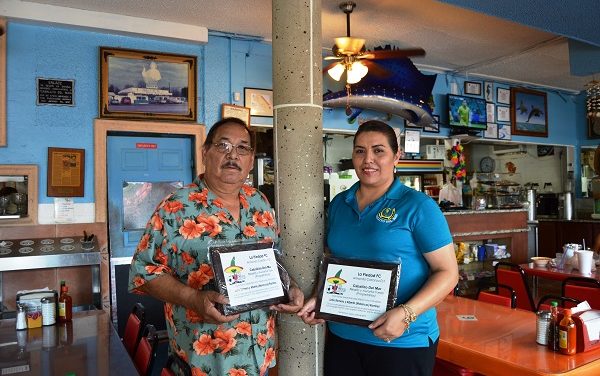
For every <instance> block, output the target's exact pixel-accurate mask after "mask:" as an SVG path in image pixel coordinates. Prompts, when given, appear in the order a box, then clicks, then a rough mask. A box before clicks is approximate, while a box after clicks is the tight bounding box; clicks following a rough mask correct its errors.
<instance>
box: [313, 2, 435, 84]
mask: <svg viewBox="0 0 600 376" xmlns="http://www.w3.org/2000/svg"><path fill="white" fill-rule="evenodd" d="M355 7H356V3H354V2H352V1H346V2H343V3H341V4H340V6H339V8H340V9H341V10H342V11H343V12H344V13H346V36H345V37H339V38H335V44H334V45H333V48H332V52H333V56H326V57H325V60H339V61H337V62H333V63H331V64H329V65H328V66H326V67H325V68H324V69H323V72H327V73H328V74H329V76H331V78H333V79H334V80H336V81H339V80H340V79H341V78H342V75H343V74H344V72H346V83H347V84H348V85H349V84H355V83H357V82H358V81H360V80H361V79H362V78H363V77H365V76H366V75H367V73H368V72H369V71H371V73H373V74H375V75H378V76H381V77H385V76H389V75H390V73H389V72H387V71H386V70H385V69H383V68H382V67H380V66H378V65H377V63H375V62H374V61H372V60H377V59H396V58H406V57H409V56H424V55H425V50H423V49H422V48H410V49H393V50H392V49H384V50H375V51H367V50H366V48H365V40H364V39H361V38H354V37H351V36H350V14H351V13H352V11H353V10H354V8H355Z"/></svg>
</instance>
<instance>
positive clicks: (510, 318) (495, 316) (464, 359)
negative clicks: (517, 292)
mask: <svg viewBox="0 0 600 376" xmlns="http://www.w3.org/2000/svg"><path fill="white" fill-rule="evenodd" d="M436 308H437V315H438V323H439V326H440V339H439V344H438V351H437V356H438V357H439V358H441V359H443V360H446V361H449V362H452V363H454V364H457V365H459V366H461V367H464V368H467V369H469V370H472V371H475V372H479V373H482V374H484V375H488V376H495V375H497V376H505V375H515V376H516V375H518V376H532V375H535V376H549V375H562V376H580V375H581V376H582V375H586V376H589V375H600V348H598V349H593V350H590V351H587V352H582V353H577V354H574V355H563V354H560V353H557V352H553V351H551V350H549V349H548V348H547V347H546V346H544V345H539V344H537V342H536V314H535V313H534V312H531V311H525V310H521V309H515V308H508V307H504V306H500V305H496V304H491V303H486V302H481V301H478V300H474V299H468V298H464V297H459V296H452V295H449V296H448V297H446V298H445V299H444V300H443V301H442V302H441V303H440V304H439V305H438V306H437V307H436Z"/></svg>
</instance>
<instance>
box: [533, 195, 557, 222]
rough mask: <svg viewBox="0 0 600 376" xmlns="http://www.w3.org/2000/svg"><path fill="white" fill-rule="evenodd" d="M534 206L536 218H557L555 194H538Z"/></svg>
mask: <svg viewBox="0 0 600 376" xmlns="http://www.w3.org/2000/svg"><path fill="white" fill-rule="evenodd" d="M535 206H536V207H535V210H536V212H537V218H558V194H557V193H538V194H537V198H536V201H535Z"/></svg>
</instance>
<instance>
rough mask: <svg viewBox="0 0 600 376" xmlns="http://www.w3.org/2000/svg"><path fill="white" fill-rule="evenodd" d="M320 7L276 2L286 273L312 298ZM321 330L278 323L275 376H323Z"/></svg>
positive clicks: (318, 206) (317, 243)
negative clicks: (276, 369) (276, 375)
mask: <svg viewBox="0 0 600 376" xmlns="http://www.w3.org/2000/svg"><path fill="white" fill-rule="evenodd" d="M321 59H322V57H321V0H305V1H299V0H273V94H274V119H273V124H274V125H273V128H274V138H275V140H274V149H275V163H276V166H275V171H276V172H275V177H276V183H275V207H276V209H277V215H278V218H279V225H280V228H281V239H282V249H283V250H284V252H285V253H286V259H285V263H286V268H287V269H288V271H289V272H290V274H291V275H292V277H293V278H295V279H296V281H297V282H298V284H299V285H300V287H301V288H302V290H303V291H304V294H305V295H306V296H307V297H309V296H310V295H311V293H312V288H313V284H314V282H315V277H316V275H317V273H316V272H317V265H318V262H319V260H320V257H321V254H322V252H323V238H324V214H323V141H322V139H323V118H322V109H323V108H322V95H323V90H322V66H321V65H322V60H321ZM323 329H324V328H323V326H321V325H319V326H316V327H310V326H308V325H305V324H304V323H303V322H302V321H301V320H300V319H298V318H297V317H296V316H292V315H280V316H279V340H280V348H279V375H281V376H284V375H285V376H307V375H308V376H310V375H322V374H323V371H322V368H323V367H322V358H323V357H322V353H323Z"/></svg>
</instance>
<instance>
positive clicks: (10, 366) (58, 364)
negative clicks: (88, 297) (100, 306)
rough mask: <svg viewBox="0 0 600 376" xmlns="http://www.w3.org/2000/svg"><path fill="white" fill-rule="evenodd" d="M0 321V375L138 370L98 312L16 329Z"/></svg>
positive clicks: (10, 321)
mask: <svg viewBox="0 0 600 376" xmlns="http://www.w3.org/2000/svg"><path fill="white" fill-rule="evenodd" d="M15 324H16V323H15V319H14V318H11V319H3V320H0V375H10V374H15V375H36V376H37V375H61V376H62V375H77V376H80V375H88V376H104V375H111V376H112V375H117V376H119V375H123V376H125V375H127V376H130V375H137V374H138V373H137V370H136V368H135V365H134V363H133V361H132V360H131V358H130V357H129V354H128V353H127V351H126V350H125V347H124V346H123V343H122V342H121V339H120V338H119V335H118V334H117V332H116V330H115V329H114V327H113V325H112V322H111V320H110V315H109V314H108V313H107V312H105V311H101V310H90V311H81V312H75V313H73V320H72V321H71V322H67V323H56V324H55V325H48V326H42V327H38V328H29V329H25V330H16V325H15Z"/></svg>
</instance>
